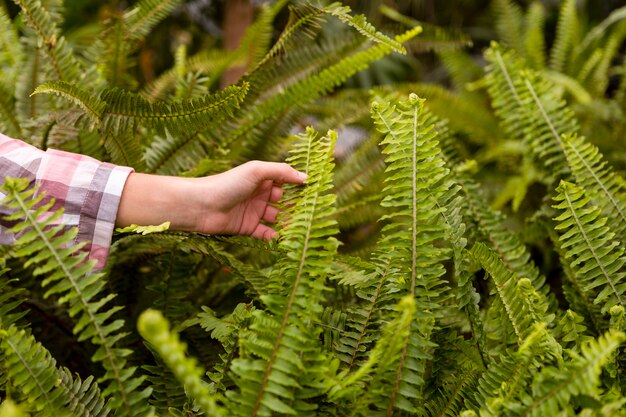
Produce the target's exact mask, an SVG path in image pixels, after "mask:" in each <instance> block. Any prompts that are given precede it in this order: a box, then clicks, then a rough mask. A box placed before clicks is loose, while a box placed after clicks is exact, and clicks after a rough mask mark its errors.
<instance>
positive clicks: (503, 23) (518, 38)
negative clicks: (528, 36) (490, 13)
mask: <svg viewBox="0 0 626 417" xmlns="http://www.w3.org/2000/svg"><path fill="white" fill-rule="evenodd" d="M492 5H493V7H494V12H495V15H496V30H497V31H498V38H499V39H502V42H503V44H504V45H505V46H506V47H507V48H510V49H513V50H514V51H515V52H517V53H518V54H520V55H521V54H524V52H525V48H524V16H523V12H522V8H521V7H520V6H519V4H517V3H515V2H513V1H512V0H495V1H494V2H492Z"/></svg>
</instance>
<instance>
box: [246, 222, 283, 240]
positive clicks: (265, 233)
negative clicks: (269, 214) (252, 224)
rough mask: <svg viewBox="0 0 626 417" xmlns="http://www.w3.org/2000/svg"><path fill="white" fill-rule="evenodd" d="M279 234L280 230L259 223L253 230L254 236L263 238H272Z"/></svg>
mask: <svg viewBox="0 0 626 417" xmlns="http://www.w3.org/2000/svg"><path fill="white" fill-rule="evenodd" d="M276 236H278V232H277V231H276V230H274V229H272V228H271V227H269V226H266V225H264V224H259V225H258V226H257V227H256V229H254V231H253V232H252V237H255V238H257V239H263V240H272V239H274V238H275V237H276Z"/></svg>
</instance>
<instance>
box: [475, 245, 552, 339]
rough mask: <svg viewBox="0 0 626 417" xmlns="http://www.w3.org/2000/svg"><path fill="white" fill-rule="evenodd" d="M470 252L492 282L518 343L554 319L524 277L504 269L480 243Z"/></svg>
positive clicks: (503, 265)
mask: <svg viewBox="0 0 626 417" xmlns="http://www.w3.org/2000/svg"><path fill="white" fill-rule="evenodd" d="M470 252H471V254H472V256H474V257H475V258H476V260H477V261H478V262H480V264H481V265H482V267H483V268H484V269H485V271H487V272H488V273H489V275H490V276H491V278H492V279H493V281H494V284H495V289H496V291H497V292H498V297H499V298H500V300H501V301H502V304H503V305H504V308H505V311H506V314H507V318H508V320H509V321H510V322H511V324H512V325H513V328H514V329H515V334H516V335H517V341H518V343H519V344H521V343H522V341H523V340H524V339H525V338H526V337H528V335H529V333H530V332H531V331H532V330H533V328H534V326H535V325H539V324H548V323H550V322H551V321H552V320H553V318H554V317H553V316H550V315H548V313H547V312H548V303H547V301H546V300H545V299H544V298H543V297H542V295H541V294H540V293H538V292H537V291H536V290H535V289H534V287H533V285H532V282H531V281H530V280H529V279H528V278H526V277H519V276H517V275H516V274H515V273H514V272H512V271H510V270H508V269H507V267H506V266H505V264H504V263H503V262H502V260H500V258H498V256H497V255H496V253H495V252H494V251H493V250H491V249H490V248H489V247H488V246H486V245H485V244H483V243H481V242H476V243H475V244H474V246H473V247H472V249H471V251H470Z"/></svg>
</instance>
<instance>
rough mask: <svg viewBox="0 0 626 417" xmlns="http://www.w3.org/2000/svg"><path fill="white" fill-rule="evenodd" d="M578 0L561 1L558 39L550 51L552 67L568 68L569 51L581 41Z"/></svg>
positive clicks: (557, 29)
mask: <svg viewBox="0 0 626 417" xmlns="http://www.w3.org/2000/svg"><path fill="white" fill-rule="evenodd" d="M576 8H577V2H576V0H564V1H563V2H562V3H561V10H560V13H559V23H558V25H557V28H556V39H555V40H554V45H553V46H552V50H551V53H550V69H552V70H553V71H559V72H563V71H564V70H565V69H566V68H567V64H568V62H567V61H568V56H569V52H570V51H571V50H572V48H574V47H575V46H576V45H577V44H578V42H579V41H580V39H579V36H580V32H579V31H580V28H579V25H580V22H579V19H578V12H577V10H576Z"/></svg>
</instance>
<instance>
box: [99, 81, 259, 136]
mask: <svg viewBox="0 0 626 417" xmlns="http://www.w3.org/2000/svg"><path fill="white" fill-rule="evenodd" d="M247 89H248V85H247V84H243V85H242V86H240V87H238V86H233V87H229V88H227V89H225V90H222V91H220V92H217V93H215V94H213V95H211V96H207V97H202V98H198V99H191V100H184V101H181V102H177V103H163V102H156V103H149V102H148V101H146V100H145V99H144V98H143V97H141V96H139V95H136V94H134V93H130V92H127V91H121V90H117V89H114V90H105V91H104V92H103V94H102V95H101V97H100V99H101V100H102V101H104V102H106V103H107V106H106V108H105V109H104V111H103V113H102V129H104V130H105V131H111V132H114V133H120V132H127V131H132V130H133V129H134V128H135V127H136V126H137V125H138V124H142V125H144V126H146V127H151V128H154V129H156V130H158V131H161V132H162V131H164V130H165V129H167V130H168V131H170V133H171V134H173V135H182V134H189V131H190V129H191V130H193V131H196V132H199V131H202V130H204V129H206V128H208V127H209V126H211V125H212V124H214V123H215V122H216V121H217V120H220V119H222V118H224V117H227V116H231V115H232V114H233V112H234V111H235V109H237V107H238V106H239V103H240V102H241V100H242V99H243V97H244V96H245V94H246V92H247Z"/></svg>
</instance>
